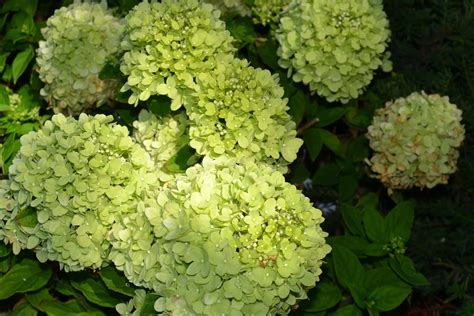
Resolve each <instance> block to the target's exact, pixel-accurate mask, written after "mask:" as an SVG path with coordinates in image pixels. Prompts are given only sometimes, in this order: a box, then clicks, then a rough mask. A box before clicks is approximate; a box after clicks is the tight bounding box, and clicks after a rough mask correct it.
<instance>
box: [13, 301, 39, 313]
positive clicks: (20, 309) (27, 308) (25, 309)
mask: <svg viewBox="0 0 474 316" xmlns="http://www.w3.org/2000/svg"><path fill="white" fill-rule="evenodd" d="M9 315H11V316H36V315H38V311H37V310H36V309H35V308H34V307H33V306H31V305H30V304H28V302H25V303H21V304H16V305H15V308H13V310H12V312H11V314H9Z"/></svg>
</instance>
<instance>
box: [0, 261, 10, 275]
mask: <svg viewBox="0 0 474 316" xmlns="http://www.w3.org/2000/svg"><path fill="white" fill-rule="evenodd" d="M10 263H11V257H4V258H0V275H2V274H3V273H6V272H8V270H10Z"/></svg>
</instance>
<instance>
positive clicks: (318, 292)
mask: <svg viewBox="0 0 474 316" xmlns="http://www.w3.org/2000/svg"><path fill="white" fill-rule="evenodd" d="M341 298H342V293H341V290H340V289H339V288H338V287H337V286H335V285H334V284H331V283H327V282H321V283H318V284H317V286H316V288H315V289H314V290H313V292H312V295H311V302H310V303H309V305H308V307H307V308H306V311H309V312H320V311H324V310H326V309H329V308H331V307H333V306H336V304H337V303H339V301H340V300H341Z"/></svg>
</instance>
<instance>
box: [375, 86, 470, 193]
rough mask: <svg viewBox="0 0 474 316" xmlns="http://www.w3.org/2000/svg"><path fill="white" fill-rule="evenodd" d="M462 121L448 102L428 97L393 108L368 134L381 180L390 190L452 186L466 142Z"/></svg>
mask: <svg viewBox="0 0 474 316" xmlns="http://www.w3.org/2000/svg"><path fill="white" fill-rule="evenodd" d="M461 115H462V112H461V110H459V109H458V108H457V107H456V105H454V104H452V103H450V102H449V98H448V97H442V96H440V95H438V94H431V95H428V94H426V93H425V92H423V91H422V92H421V93H419V92H414V93H412V94H410V95H409V96H408V97H406V98H399V99H396V100H395V101H393V102H387V104H386V105H385V107H384V108H382V109H379V110H377V112H376V113H375V115H374V118H373V122H372V125H371V126H369V128H368V133H367V137H368V139H369V141H370V147H371V148H372V149H373V150H374V154H373V156H372V158H371V159H370V162H369V164H370V166H371V168H372V171H374V172H375V177H377V178H379V179H380V181H381V182H382V183H383V184H384V185H385V186H386V187H388V188H389V189H408V188H411V187H414V186H415V187H420V188H424V187H427V188H432V187H434V186H435V185H437V184H445V183H447V182H448V178H449V175H450V174H452V173H454V172H455V171H456V163H457V159H458V156H459V151H458V150H459V147H460V146H461V143H462V141H463V139H464V134H465V130H464V127H463V125H462V124H461Z"/></svg>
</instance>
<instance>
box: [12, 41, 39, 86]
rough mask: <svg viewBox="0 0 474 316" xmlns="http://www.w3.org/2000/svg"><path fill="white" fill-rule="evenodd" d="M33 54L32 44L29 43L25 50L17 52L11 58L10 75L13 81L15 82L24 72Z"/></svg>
mask: <svg viewBox="0 0 474 316" xmlns="http://www.w3.org/2000/svg"><path fill="white" fill-rule="evenodd" d="M34 56H35V53H34V50H33V46H31V45H29V46H28V47H27V48H26V49H25V50H23V51H22V52H20V53H18V54H17V55H16V57H15V59H14V60H13V64H12V76H13V83H14V84H16V81H17V80H18V78H20V76H21V75H22V74H23V73H24V72H25V70H26V68H27V67H28V64H29V63H30V61H31V60H32V59H33V57H34Z"/></svg>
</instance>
